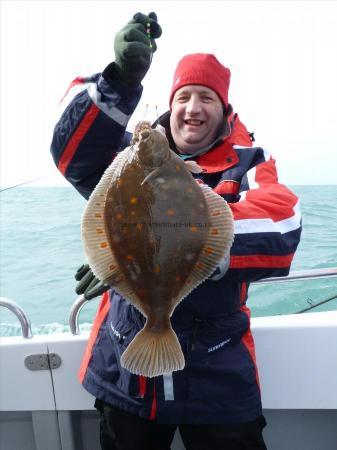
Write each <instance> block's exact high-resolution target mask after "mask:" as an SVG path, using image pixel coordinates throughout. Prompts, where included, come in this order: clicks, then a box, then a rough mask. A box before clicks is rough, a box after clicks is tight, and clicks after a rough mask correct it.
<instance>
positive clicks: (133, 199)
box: [130, 197, 138, 205]
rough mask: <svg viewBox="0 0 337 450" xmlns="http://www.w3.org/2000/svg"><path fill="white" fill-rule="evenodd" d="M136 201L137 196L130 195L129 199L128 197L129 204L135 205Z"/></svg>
mask: <svg viewBox="0 0 337 450" xmlns="http://www.w3.org/2000/svg"><path fill="white" fill-rule="evenodd" d="M137 202H138V198H137V197H131V199H130V203H131V205H135V204H136V203H137Z"/></svg>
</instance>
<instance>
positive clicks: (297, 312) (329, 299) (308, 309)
mask: <svg viewBox="0 0 337 450" xmlns="http://www.w3.org/2000/svg"><path fill="white" fill-rule="evenodd" d="M335 298H337V294H335V295H333V296H332V297H329V298H326V299H325V300H322V301H320V302H318V303H314V304H313V305H310V306H308V307H307V308H304V309H301V310H300V311H296V312H295V313H293V314H302V313H304V312H306V311H310V310H311V309H314V308H316V307H317V306H320V305H324V303H328V302H330V301H331V300H334V299H335ZM308 300H310V302H311V299H308Z"/></svg>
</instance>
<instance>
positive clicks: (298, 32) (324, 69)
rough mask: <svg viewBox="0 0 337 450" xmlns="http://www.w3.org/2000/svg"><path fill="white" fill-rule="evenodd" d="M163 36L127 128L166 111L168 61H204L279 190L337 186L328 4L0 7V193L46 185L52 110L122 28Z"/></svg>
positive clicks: (99, 62) (336, 24)
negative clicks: (227, 78) (212, 62)
mask: <svg viewBox="0 0 337 450" xmlns="http://www.w3.org/2000/svg"><path fill="white" fill-rule="evenodd" d="M137 11H141V12H144V13H148V12H150V11H156V12H157V14H158V18H159V22H160V24H161V25H162V28H163V36H162V37H161V38H160V39H159V40H158V51H157V52H156V53H155V55H154V58H153V64H152V67H151V69H150V72H149V73H148V75H147V76H146V78H145V80H144V83H143V84H144V94H143V98H142V101H141V102H140V104H139V106H138V108H137V110H136V112H135V114H134V117H133V118H132V120H131V121H130V123H129V127H128V128H129V129H130V130H132V128H133V126H134V123H135V122H136V121H137V120H139V119H142V118H143V117H144V113H145V104H149V105H150V107H149V109H148V113H147V116H146V118H147V119H149V120H152V119H155V117H156V112H155V108H154V105H158V109H159V113H163V112H164V111H165V110H166V109H167V105H168V102H167V101H168V94H169V91H170V87H171V80H172V75H173V71H174V68H175V66H176V63H177V61H178V60H179V59H180V58H181V57H182V56H183V55H184V54H186V53H193V52H208V53H214V54H215V55H216V56H217V57H218V59H219V60H220V61H221V62H222V63H223V64H224V65H226V66H227V67H229V68H230V69H231V72H232V79H231V87H230V94H229V98H230V102H231V103H232V105H233V107H234V110H235V111H236V112H238V113H239V116H240V119H241V120H242V121H243V122H244V123H245V124H246V126H247V128H248V129H249V130H250V131H254V132H255V137H256V144H257V145H261V146H264V147H266V148H267V149H268V150H269V151H270V152H271V153H272V155H273V156H274V158H276V160H277V165H278V169H279V175H280V181H281V182H284V183H286V184H337V144H336V132H337V126H336V122H337V81H336V80H337V52H336V42H337V3H336V2H333V1H331V2H330V1H329V2H324V1H320V2H315V1H308V2H307V1H298V2H297V1H284V2H277V1H270V2H267V1H261V2H257V1H235V2H231V1H215V2H212V1H209V2H202V1H199V2H198V1H169V2H165V1H160V2H152V1H132V2H128V1H123V2H119V1H95V2H93V1H2V2H1V184H2V185H11V184H16V183H20V182H24V181H26V180H29V179H32V178H37V177H40V176H47V175H48V178H46V179H44V180H43V183H44V184H60V183H64V182H63V181H62V178H61V176H59V175H58V174H57V171H56V169H55V168H54V165H53V162H52V159H51V156H50V154H49V144H50V140H51V134H52V129H53V126H54V124H55V120H56V117H57V109H58V102H59V100H60V99H61V97H62V96H63V94H64V92H65V90H66V88H67V87H68V85H69V83H70V82H71V80H72V79H74V78H75V77H77V76H79V75H82V76H83V75H89V74H92V73H96V72H100V71H101V70H102V69H103V68H104V67H105V66H106V65H107V64H108V63H109V62H110V61H112V60H113V57H114V54H113V38H114V34H115V32H117V31H118V30H119V29H120V28H121V27H122V26H123V25H124V24H125V23H126V22H127V21H128V20H129V19H130V18H131V17H132V15H133V14H134V13H135V12H137Z"/></svg>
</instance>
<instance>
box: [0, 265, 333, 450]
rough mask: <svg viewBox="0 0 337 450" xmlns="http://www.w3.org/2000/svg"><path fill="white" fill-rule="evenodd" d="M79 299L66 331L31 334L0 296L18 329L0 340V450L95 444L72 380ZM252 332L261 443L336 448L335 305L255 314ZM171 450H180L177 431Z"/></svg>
mask: <svg viewBox="0 0 337 450" xmlns="http://www.w3.org/2000/svg"><path fill="white" fill-rule="evenodd" d="M336 276H337V268H330V269H317V270H306V271H298V272H291V273H290V274H289V275H288V276H287V277H279V278H269V279H265V280H260V281H259V283H275V284H276V285H277V284H278V283H280V282H289V281H297V280H306V279H313V278H322V277H336ZM86 303H87V301H86V300H85V299H84V298H83V296H80V297H79V298H77V299H76V301H75V302H74V304H73V306H72V308H71V311H70V314H69V326H70V332H69V333H59V334H57V333H55V334H52V335H37V336H32V332H31V327H30V321H29V318H28V317H27V315H26V314H25V312H24V311H23V310H22V309H21V308H20V306H19V305H17V304H16V303H15V302H13V301H11V300H9V299H5V298H1V299H0V307H1V306H2V307H6V308H9V309H10V310H11V311H13V313H14V314H16V316H17V318H18V319H19V321H20V323H21V327H22V336H20V337H2V338H1V341H0V448H1V450H96V449H99V448H100V446H99V417H98V413H97V411H96V410H95V409H94V406H93V403H94V401H93V400H94V399H93V397H92V396H91V395H90V394H88V393H87V392H86V391H85V390H84V389H83V388H82V386H81V385H80V384H79V382H78V380H77V371H78V368H79V366H80V361H81V358H82V355H83V352H84V348H85V346H86V343H87V340H88V337H89V332H82V333H81V332H80V331H79V326H78V321H79V316H80V311H81V309H82V308H83V307H84V306H85V304H86ZM311 308H313V306H312V307H311ZM308 309H310V308H308ZM252 332H253V336H254V339H255V344H256V356H257V364H258V367H259V376H260V385H261V390H262V404H263V413H264V416H265V417H266V420H267V423H268V426H267V427H266V428H265V431H264V437H265V441H266V444H267V447H268V449H269V450H295V449H296V450H336V449H337V432H336V423H337V311H327V312H305V311H304V312H303V313H302V314H290V315H282V316H269V317H256V318H252ZM171 449H172V450H184V445H183V443H182V441H181V438H180V435H179V431H177V433H176V435H175V438H174V441H173V443H172V446H171ZM205 450H211V449H205Z"/></svg>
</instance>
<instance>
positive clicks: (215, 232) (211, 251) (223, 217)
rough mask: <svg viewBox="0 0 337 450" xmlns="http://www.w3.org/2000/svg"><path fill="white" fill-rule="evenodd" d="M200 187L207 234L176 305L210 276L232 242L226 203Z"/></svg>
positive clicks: (232, 223) (229, 213) (231, 221)
mask: <svg viewBox="0 0 337 450" xmlns="http://www.w3.org/2000/svg"><path fill="white" fill-rule="evenodd" d="M200 187H201V189H202V190H203V193H204V195H205V198H206V201H207V204H208V208H209V233H208V237H207V239H206V242H205V245H204V247H203V250H202V252H201V254H200V257H199V260H198V262H197V264H196V265H195V267H194V268H193V270H192V272H191V274H190V276H189V277H188V279H187V282H186V284H185V285H184V286H183V288H182V289H181V291H180V292H179V294H178V296H177V299H178V303H179V302H180V301H181V300H183V299H184V298H185V297H186V296H187V295H188V294H190V293H191V292H192V291H193V289H195V288H196V287H197V286H198V285H199V284H201V283H202V282H203V281H204V280H206V279H207V278H209V277H210V276H211V275H212V273H213V272H214V270H215V269H216V268H217V266H218V264H219V262H220V261H221V260H222V259H223V258H225V256H226V254H228V252H229V249H230V248H231V246H232V243H233V240H234V219H233V214H232V210H231V209H230V207H229V206H228V204H227V202H226V201H225V200H224V199H223V198H222V197H220V195H218V194H216V193H215V192H214V191H213V190H212V189H211V188H210V187H208V186H207V185H204V184H202V185H200ZM176 304H177V303H176V302H175V303H174V305H175V306H176Z"/></svg>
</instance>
